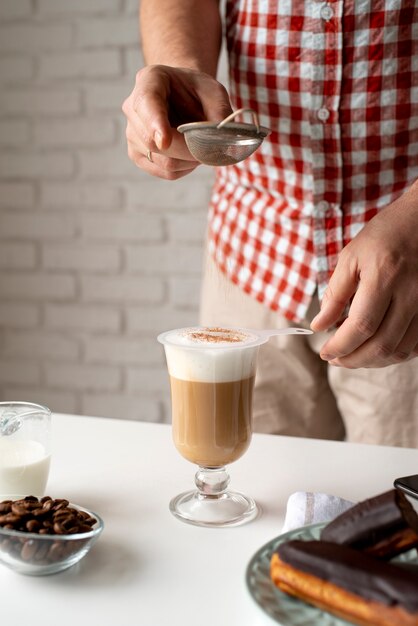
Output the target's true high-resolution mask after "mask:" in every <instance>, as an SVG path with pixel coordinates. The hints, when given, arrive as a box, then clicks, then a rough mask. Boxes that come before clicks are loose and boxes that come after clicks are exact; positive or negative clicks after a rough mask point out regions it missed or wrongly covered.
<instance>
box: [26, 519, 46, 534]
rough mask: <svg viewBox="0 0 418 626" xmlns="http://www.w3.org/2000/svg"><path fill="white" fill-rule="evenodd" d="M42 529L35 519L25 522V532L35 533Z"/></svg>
mask: <svg viewBox="0 0 418 626" xmlns="http://www.w3.org/2000/svg"><path fill="white" fill-rule="evenodd" d="M41 528H42V526H41V524H40V523H39V522H38V520H36V519H31V520H29V521H28V522H26V530H27V531H28V532H29V533H37V532H38V531H39V530H40V529H41Z"/></svg>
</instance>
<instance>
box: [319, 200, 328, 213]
mask: <svg viewBox="0 0 418 626" xmlns="http://www.w3.org/2000/svg"><path fill="white" fill-rule="evenodd" d="M328 209H329V202H327V201H326V200H321V201H320V202H318V203H317V205H316V213H318V215H325V213H326V212H327V211H328Z"/></svg>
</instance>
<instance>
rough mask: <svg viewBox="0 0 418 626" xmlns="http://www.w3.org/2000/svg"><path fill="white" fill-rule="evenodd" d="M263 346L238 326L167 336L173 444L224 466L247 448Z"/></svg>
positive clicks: (197, 459)
mask: <svg viewBox="0 0 418 626" xmlns="http://www.w3.org/2000/svg"><path fill="white" fill-rule="evenodd" d="M259 345H260V340H259V338H258V337H257V336H255V335H252V334H251V333H248V332H245V331H239V330H235V329H224V328H187V329H181V330H175V331H171V332H168V333H165V334H164V346H165V352H166V358H167V365H168V371H169V376H170V385H171V401H172V422H173V437H174V443H175V445H176V448H177V449H178V451H179V452H180V453H181V454H182V455H183V456H184V457H185V458H186V459H188V460H189V461H191V462H192V463H196V464H198V465H200V466H202V467H208V468H211V467H220V466H223V465H226V464H229V463H232V462H233V461H236V460H237V459H238V458H239V457H240V456H241V455H242V454H243V453H244V452H245V451H246V449H247V448H248V446H249V444H250V440H251V430H252V429H251V420H252V394H253V388H254V378H255V371H256V361H257V352H258V347H259Z"/></svg>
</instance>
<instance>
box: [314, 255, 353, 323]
mask: <svg viewBox="0 0 418 626" xmlns="http://www.w3.org/2000/svg"><path fill="white" fill-rule="evenodd" d="M357 286H358V271H357V264H356V263H353V262H352V261H350V259H348V258H347V257H346V255H345V253H344V250H343V252H342V253H341V255H340V258H339V260H338V263H337V266H336V268H335V270H334V272H333V274H332V276H331V278H330V281H329V284H328V288H327V290H326V291H325V294H324V297H323V299H322V303H321V310H320V312H319V313H318V315H316V317H314V319H313V320H312V322H311V328H312V330H313V331H315V332H317V331H320V330H327V329H328V328H330V327H331V326H334V324H336V323H337V322H338V320H339V319H340V318H341V315H342V314H343V312H344V309H345V308H346V307H347V306H348V304H349V302H350V300H351V298H352V296H353V294H354V293H355V291H356V289H357Z"/></svg>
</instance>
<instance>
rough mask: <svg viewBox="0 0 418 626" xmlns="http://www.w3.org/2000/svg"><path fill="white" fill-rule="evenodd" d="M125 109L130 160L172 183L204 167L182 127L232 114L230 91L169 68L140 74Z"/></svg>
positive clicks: (209, 79) (197, 75) (206, 78)
mask: <svg viewBox="0 0 418 626" xmlns="http://www.w3.org/2000/svg"><path fill="white" fill-rule="evenodd" d="M122 110H123V112H124V113H125V115H126V117H127V127H126V138H127V142H128V154H129V157H130V159H131V160H132V161H133V162H134V163H135V164H136V165H137V166H138V167H139V168H140V169H142V170H144V171H146V172H148V173H149V174H152V175H153V176H158V177H160V178H165V179H167V180H176V179H178V178H181V177H182V176H186V174H189V173H190V172H192V171H193V170H194V169H195V168H196V167H197V166H198V165H199V163H198V161H196V160H195V159H194V158H193V157H192V155H191V154H190V152H189V150H188V149H187V146H186V144H185V141H184V138H183V136H182V134H181V133H179V132H178V131H177V130H176V128H177V126H179V125H180V124H184V123H188V122H196V121H204V120H211V121H221V120H222V119H224V118H225V117H226V116H227V115H229V114H230V113H231V112H232V109H231V105H230V102H229V97H228V93H227V91H226V89H225V88H224V87H223V85H221V83H219V82H218V81H217V80H215V79H214V78H212V77H211V76H210V75H209V74H205V73H203V72H199V71H197V70H192V69H185V68H175V67H170V66H166V65H150V66H148V67H146V68H144V69H142V70H140V71H139V72H138V73H137V75H136V83H135V87H134V89H133V91H132V93H131V95H130V96H129V97H128V98H127V99H126V100H125V102H124V103H123V107H122ZM147 155H148V156H147Z"/></svg>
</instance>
